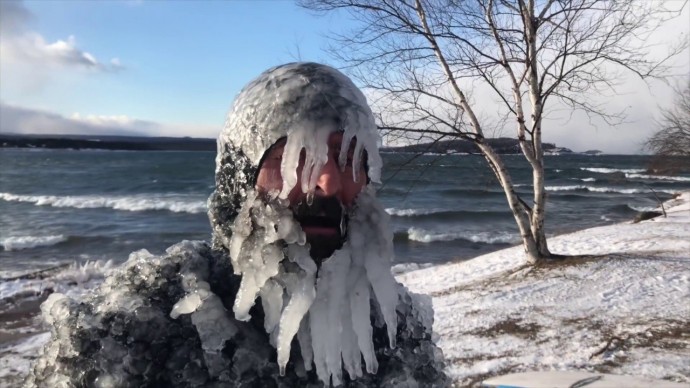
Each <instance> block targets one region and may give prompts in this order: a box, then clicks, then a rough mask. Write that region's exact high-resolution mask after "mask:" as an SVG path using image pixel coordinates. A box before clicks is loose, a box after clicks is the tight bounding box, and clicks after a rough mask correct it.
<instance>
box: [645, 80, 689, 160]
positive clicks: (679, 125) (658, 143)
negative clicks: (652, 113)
mask: <svg viewBox="0 0 690 388" xmlns="http://www.w3.org/2000/svg"><path fill="white" fill-rule="evenodd" d="M661 116H662V117H661V120H660V121H659V122H658V123H657V128H658V131H657V132H656V133H655V134H654V135H652V136H651V137H650V138H649V139H647V142H646V143H645V148H646V149H647V150H649V151H651V152H652V153H653V154H654V158H653V159H652V161H651V165H650V168H651V169H652V170H653V171H654V172H673V171H677V170H689V169H690V82H688V84H687V85H686V86H685V87H684V88H680V87H679V88H676V99H675V101H674V105H673V106H672V107H671V108H668V109H662V111H661Z"/></svg>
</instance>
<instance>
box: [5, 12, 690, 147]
mask: <svg viewBox="0 0 690 388" xmlns="http://www.w3.org/2000/svg"><path fill="white" fill-rule="evenodd" d="M0 7H1V8H0V132H14V133H55V134H58V133H59V134H94V135H96V134H98V135H103V134H114V135H147V136H191V137H207V138H214V137H216V136H217V135H218V133H219V131H220V130H221V129H222V126H223V122H224V120H225V116H226V113H227V111H228V109H229V107H230V104H231V102H232V100H233V98H234V96H235V95H236V94H237V93H238V92H239V91H240V90H241V88H242V87H243V86H244V85H245V84H246V83H248V82H249V81H250V80H251V79H253V78H254V77H256V76H257V75H258V74H259V73H261V72H262V71H264V70H266V69H268V68H269V67H272V66H275V65H279V64H281V63H286V62H294V61H297V60H302V61H315V62H321V63H326V64H330V65H333V66H335V67H338V63H336V62H334V60H333V59H332V58H331V57H330V56H329V54H328V53H327V52H326V51H325V48H326V47H327V45H328V43H329V40H328V34H330V33H337V32H342V31H344V30H346V29H348V28H350V27H351V26H352V25H353V24H354V23H355V22H354V21H352V19H350V18H349V16H348V15H346V14H329V15H325V16H324V15H314V14H312V13H310V12H308V11H306V10H304V9H301V8H299V7H297V6H296V5H295V3H294V2H293V1H287V0H285V1H281V0H273V1H271V0H263V1H203V0H202V1H147V0H122V1H115V0H109V1H59V0H54V1H13V0H0ZM688 8H690V7H685V11H684V14H683V15H682V16H681V17H680V18H679V19H677V20H675V21H674V22H673V23H672V25H669V26H667V28H666V29H665V30H664V31H660V33H659V39H660V41H661V42H662V43H663V42H664V41H665V40H668V39H667V38H668V36H674V37H675V36H685V37H686V39H687V37H688V31H689V30H690V23H688V22H687V21H688V20H690V16H689V13H688ZM680 34H684V35H680ZM676 62H677V63H676V64H677V69H676V74H679V75H681V76H684V77H686V78H687V77H688V74H690V51H689V52H688V53H687V55H686V54H683V55H681V56H679V57H678V58H676ZM680 78H682V77H680ZM680 78H676V79H675V80H673V81H672V83H673V82H678V79H680ZM672 101H673V93H672V89H671V88H670V86H669V85H667V84H664V83H661V82H653V83H651V84H649V85H647V84H645V83H643V82H641V81H637V80H634V79H630V80H628V81H626V82H624V83H623V87H622V89H621V93H619V95H618V96H615V98H613V97H612V98H610V101H607V102H609V103H610V104H611V105H612V107H613V108H614V109H618V110H620V109H625V112H626V123H625V124H623V125H620V126H618V127H616V128H609V127H608V126H606V125H602V123H598V122H590V120H588V119H587V118H586V117H584V116H581V115H575V116H572V117H571V115H570V114H568V113H563V112H560V113H556V114H554V115H552V116H551V118H550V120H549V121H547V124H549V125H548V126H545V127H544V140H545V141H548V142H555V143H556V144H557V145H559V146H563V147H569V148H572V149H573V150H576V151H584V150H588V149H599V150H602V151H605V152H609V153H637V152H639V151H640V146H641V144H642V142H643V141H644V139H646V138H647V137H648V136H650V135H651V134H652V133H653V129H654V119H655V118H658V117H659V108H666V107H670V106H671V104H672Z"/></svg>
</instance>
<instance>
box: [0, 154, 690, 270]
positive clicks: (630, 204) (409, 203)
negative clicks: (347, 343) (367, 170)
mask: <svg viewBox="0 0 690 388" xmlns="http://www.w3.org/2000/svg"><path fill="white" fill-rule="evenodd" d="M411 156H412V155H405V154H384V155H383V157H384V162H385V164H386V166H385V167H384V182H385V184H384V186H383V187H381V188H380V192H379V197H380V198H381V200H382V201H383V203H384V205H385V207H386V208H387V210H388V212H389V213H390V214H391V216H392V222H393V227H394V229H395V244H396V254H397V262H398V263H407V262H437V263H438V262H444V261H448V260H452V259H466V258H471V257H473V256H476V255H479V254H481V253H485V252H489V251H492V250H496V249H500V248H503V247H506V246H509V245H513V244H516V243H518V242H519V240H518V237H517V228H516V227H515V225H514V221H513V218H512V216H511V214H510V212H509V210H508V208H507V205H506V202H505V197H504V195H503V193H502V191H501V190H500V188H499V187H498V185H497V184H496V183H495V179H494V178H493V176H492V174H491V173H490V171H489V170H488V168H486V166H485V162H484V160H483V159H482V158H481V157H480V156H476V155H465V156H459V155H457V156H434V155H428V156H421V157H418V158H416V159H415V160H413V161H412V162H408V160H409V158H410V157H411ZM214 158H215V155H214V153H211V152H127V151H96V150H94V151H70V150H21V149H4V150H0V262H1V263H2V267H1V270H0V278H7V277H9V276H13V275H15V274H17V273H22V272H26V271H33V270H36V269H41V268H47V267H51V266H55V265H59V264H62V263H71V262H74V261H77V262H85V261H87V260H91V261H93V260H104V259H112V260H114V261H115V262H120V261H123V260H125V259H126V258H127V256H128V254H129V253H130V252H132V251H134V250H138V249H142V248H145V249H148V250H149V251H151V252H153V253H160V252H162V251H163V250H164V249H165V248H167V247H168V246H170V245H172V244H173V243H176V242H178V241H181V240H183V239H190V240H195V239H208V238H209V236H210V227H209V225H208V220H207V218H206V213H205V212H206V198H207V197H208V195H209V194H210V193H211V191H212V190H213V183H214V182H213V172H214ZM505 159H506V161H507V164H508V165H509V168H510V170H511V173H512V175H513V178H514V181H515V182H516V183H517V185H518V190H524V191H523V192H524V193H525V194H526V196H525V197H524V199H525V200H526V201H527V202H529V198H530V197H529V195H527V193H528V191H529V189H530V181H531V172H530V170H529V168H528V166H527V163H526V162H524V160H523V159H522V158H521V157H520V156H505ZM646 161H647V160H646V157H644V156H585V155H565V156H548V157H547V159H546V180H547V183H546V185H547V190H548V208H547V212H548V213H547V222H546V224H547V229H548V233H549V234H550V235H554V234H559V233H563V232H569V231H574V230H578V229H583V228H587V227H591V226H596V225H604V224H610V223H615V222H620V221H625V220H630V219H631V218H632V217H633V216H634V215H635V214H636V213H637V211H639V210H645V209H650V208H653V207H655V206H656V205H657V201H656V200H655V199H654V196H653V194H652V193H651V191H650V189H649V188H650V187H651V188H653V189H654V190H656V191H657V193H658V194H659V196H660V197H661V199H668V198H670V197H671V193H673V192H677V191H682V190H690V176H687V175H686V176H673V177H668V176H653V175H649V174H647V173H646V172H645V164H646Z"/></svg>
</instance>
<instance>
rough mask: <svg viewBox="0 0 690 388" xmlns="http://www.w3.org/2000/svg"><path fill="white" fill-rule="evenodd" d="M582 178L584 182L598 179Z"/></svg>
mask: <svg viewBox="0 0 690 388" xmlns="http://www.w3.org/2000/svg"><path fill="white" fill-rule="evenodd" d="M580 180H581V181H583V182H594V181H596V180H597V179H596V178H580Z"/></svg>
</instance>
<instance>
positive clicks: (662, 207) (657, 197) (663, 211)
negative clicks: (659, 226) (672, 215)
mask: <svg viewBox="0 0 690 388" xmlns="http://www.w3.org/2000/svg"><path fill="white" fill-rule="evenodd" d="M643 185H645V186H646V187H647V188H648V189H649V190H650V191H651V192H652V194H654V198H656V200H657V202H659V205H660V206H661V213H663V214H664V218H666V209H665V208H664V202H663V201H661V199H660V198H659V196H658V195H656V191H654V189H653V188H651V187H650V186H649V185H647V184H646V183H643Z"/></svg>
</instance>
